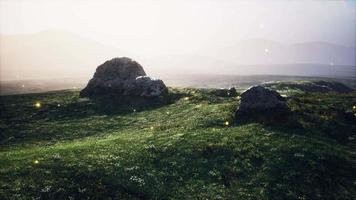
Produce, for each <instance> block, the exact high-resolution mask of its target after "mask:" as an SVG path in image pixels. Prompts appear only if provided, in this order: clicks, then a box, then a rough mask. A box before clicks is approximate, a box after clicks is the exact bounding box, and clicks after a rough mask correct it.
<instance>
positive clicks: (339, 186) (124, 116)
mask: <svg viewBox="0 0 356 200" xmlns="http://www.w3.org/2000/svg"><path fill="white" fill-rule="evenodd" d="M169 97H170V101H169V102H167V103H165V104H164V105H142V104H135V103H134V102H133V103H132V104H131V103H128V104H125V105H116V104H115V102H111V103H108V102H106V103H105V102H102V101H91V100H89V99H85V98H79V91H74V90H64V91H55V92H47V93H37V94H22V95H9V96H0V120H1V121H0V139H1V143H0V199H16V200H17V199H241V200H254V199H256V200H257V199H258V200H263V199H266V200H269V199H270V200H279V199H281V200H282V199H283V200H288V199H298V200H307V199H340V200H347V199H350V200H351V199H356V135H355V134H356V123H355V122H356V116H355V115H356V114H355V113H356V92H352V93H346V94H340V93H299V92H298V93H293V92H289V93H288V94H287V98H288V101H287V103H288V106H289V107H290V108H291V110H292V111H293V113H294V115H295V120H296V123H298V124H299V126H297V127H289V126H285V125H284V124H274V125H268V124H262V123H256V122H253V121H252V122H249V123H240V122H239V121H238V120H234V113H235V110H236V108H237V106H238V105H239V97H238V96H236V97H219V96H216V95H215V94H214V91H213V90H212V89H190V88H180V89H179V88H169Z"/></svg>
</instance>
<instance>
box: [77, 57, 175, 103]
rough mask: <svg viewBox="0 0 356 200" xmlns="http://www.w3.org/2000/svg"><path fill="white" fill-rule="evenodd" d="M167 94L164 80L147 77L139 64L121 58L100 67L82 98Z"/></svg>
mask: <svg viewBox="0 0 356 200" xmlns="http://www.w3.org/2000/svg"><path fill="white" fill-rule="evenodd" d="M167 92H168V89H167V87H166V86H165V84H164V83H163V81H162V80H159V79H152V78H150V77H148V76H146V73H145V71H144V70H143V68H142V66H141V65H140V64H139V63H137V62H136V61H134V60H132V59H130V58H126V57H121V58H114V59H111V60H108V61H106V62H105V63H104V64H102V65H100V66H98V67H97V69H96V72H95V74H94V77H93V78H92V79H91V80H90V81H89V83H88V85H87V86H86V87H85V88H84V89H83V90H82V91H81V92H80V96H81V97H96V96H103V95H114V96H117V97H130V96H135V97H158V96H160V95H164V94H166V93H167Z"/></svg>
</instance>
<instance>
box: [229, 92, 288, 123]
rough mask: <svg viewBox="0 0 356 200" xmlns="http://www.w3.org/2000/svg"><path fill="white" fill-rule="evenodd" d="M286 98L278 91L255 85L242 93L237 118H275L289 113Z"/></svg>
mask: <svg viewBox="0 0 356 200" xmlns="http://www.w3.org/2000/svg"><path fill="white" fill-rule="evenodd" d="M289 113H290V110H289V108H288V106H287V105H286V103H285V99H284V98H283V97H282V96H281V95H279V93H278V92H276V91H273V90H269V89H266V88H264V87H262V86H254V87H251V88H250V89H248V90H246V91H245V92H243V93H242V94H241V102H240V106H239V108H238V109H237V111H236V113H235V116H236V118H237V119H274V118H279V117H281V116H285V115H286V114H289Z"/></svg>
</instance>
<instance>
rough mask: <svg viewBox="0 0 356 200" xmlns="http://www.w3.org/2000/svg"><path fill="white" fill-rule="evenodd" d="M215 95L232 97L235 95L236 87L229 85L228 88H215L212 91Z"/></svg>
mask: <svg viewBox="0 0 356 200" xmlns="http://www.w3.org/2000/svg"><path fill="white" fill-rule="evenodd" d="M214 93H215V95H217V96H220V97H233V96H236V95H237V92H236V89H235V88H234V87H231V88H229V89H224V88H221V89H216V90H215V91H214Z"/></svg>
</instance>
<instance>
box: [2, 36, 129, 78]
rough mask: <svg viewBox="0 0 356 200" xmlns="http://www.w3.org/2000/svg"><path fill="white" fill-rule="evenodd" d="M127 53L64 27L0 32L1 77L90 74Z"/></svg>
mask: <svg viewBox="0 0 356 200" xmlns="http://www.w3.org/2000/svg"><path fill="white" fill-rule="evenodd" d="M124 55H128V53H126V52H123V51H121V50H118V49H115V48H113V47H110V46H105V45H103V44H101V43H98V42H96V41H94V40H91V39H88V38H84V37H81V36H79V35H76V34H74V33H70V32H65V31H57V30H53V31H44V32H40V33H34V34H22V35H1V36H0V58H1V59H0V67H1V79H2V80H4V79H43V78H48V79H51V78H58V77H60V78H63V77H73V75H75V76H77V77H78V76H83V77H88V76H92V74H93V72H94V70H95V68H96V66H97V65H98V64H100V63H103V62H104V61H105V60H107V59H110V58H112V57H115V56H124Z"/></svg>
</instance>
